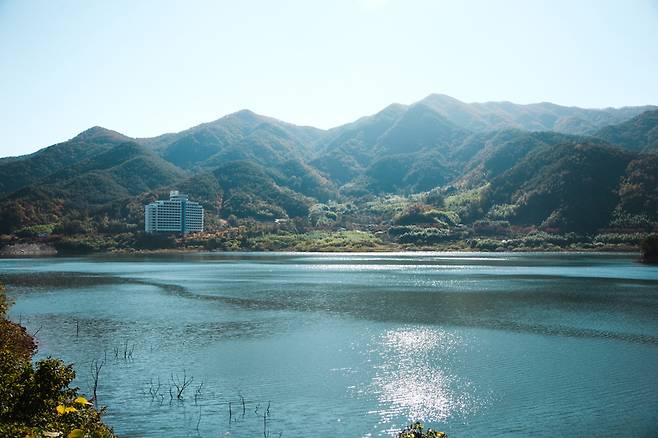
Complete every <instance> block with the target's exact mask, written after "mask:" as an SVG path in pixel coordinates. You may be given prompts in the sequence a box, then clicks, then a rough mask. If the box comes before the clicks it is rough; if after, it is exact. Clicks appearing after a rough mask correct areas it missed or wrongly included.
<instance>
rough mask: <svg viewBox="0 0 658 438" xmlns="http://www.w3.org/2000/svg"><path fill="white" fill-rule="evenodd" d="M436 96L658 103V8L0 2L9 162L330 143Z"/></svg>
mask: <svg viewBox="0 0 658 438" xmlns="http://www.w3.org/2000/svg"><path fill="white" fill-rule="evenodd" d="M430 93H444V94H449V95H451V96H453V97H456V98H458V99H461V100H464V101H467V102H472V101H489V100H510V101H513V102H518V103H531V102H539V101H552V102H555V103H559V104H565V105H577V106H585V107H605V106H624V105H639V104H658V1H657V0H636V1H632V0H628V1H622V0H615V1H602V0H592V1H577V0H568V1H558V0H548V1H531V0H523V1H505V0H501V1H492V0H482V1H463V0H459V1H457V0H455V1H440V0H428V1H420V0H418V1H416V0H332V1H310V0H300V1H276V0H269V1H246V0H240V1H236V0H233V1H198V2H197V1H182V0H181V1H178V2H165V1H143V0H140V1H133V0H130V1H118V0H112V1H101V0H98V1H82V0H81V1H60V0H58V1H31V0H16V1H9V0H0V156H6V155H16V154H22V153H27V152H32V151H34V150H36V149H39V148H41V147H44V146H47V145H50V144H53V143H56V142H60V141H64V140H66V139H68V138H71V137H73V136H74V135H75V134H77V133H78V132H80V131H83V130H85V129H87V128H89V127H91V126H94V125H101V126H104V127H107V128H111V129H114V130H117V131H120V132H122V133H124V134H127V135H130V136H152V135H156V134H160V133H163V132H171V131H179V130H182V129H185V128H188V127H190V126H193V125H196V124H198V123H201V122H206V121H210V120H214V119H217V118H219V117H221V116H223V115H225V114H228V113H230V112H233V111H236V110H239V109H242V108H249V109H251V110H253V111H256V112H258V113H261V114H265V115H269V116H272V117H276V118H279V119H282V120H285V121H289V122H292V123H297V124H308V125H313V126H317V127H322V128H327V127H331V126H335V125H338V124H341V123H345V122H348V121H352V120H353V119H355V118H358V117H360V116H362V115H366V114H371V113H374V112H376V111H378V110H379V109H381V108H383V107H385V106H386V105H388V104H390V103H392V102H400V103H411V102H413V101H416V100H419V99H421V98H423V97H425V96H426V95H428V94H430Z"/></svg>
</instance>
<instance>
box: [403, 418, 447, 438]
mask: <svg viewBox="0 0 658 438" xmlns="http://www.w3.org/2000/svg"><path fill="white" fill-rule="evenodd" d="M423 429H424V428H423V423H421V422H420V421H416V422H415V423H413V424H410V425H409V426H407V427H406V428H405V429H404V430H403V431H402V432H400V433H399V434H398V438H448V435H446V434H445V433H443V432H439V431H438V430H433V429H427V430H426V431H424V430H423Z"/></svg>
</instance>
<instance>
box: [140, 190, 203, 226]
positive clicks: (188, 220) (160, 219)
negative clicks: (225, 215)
mask: <svg viewBox="0 0 658 438" xmlns="http://www.w3.org/2000/svg"><path fill="white" fill-rule="evenodd" d="M144 229H145V231H146V232H147V233H155V232H169V233H183V234H187V233H197V232H201V231H203V207H202V206H201V205H200V204H199V203H197V202H192V201H189V200H188V196H187V195H183V194H181V193H178V190H174V191H171V192H169V200H168V201H155V202H152V203H151V204H148V205H147V206H146V207H144Z"/></svg>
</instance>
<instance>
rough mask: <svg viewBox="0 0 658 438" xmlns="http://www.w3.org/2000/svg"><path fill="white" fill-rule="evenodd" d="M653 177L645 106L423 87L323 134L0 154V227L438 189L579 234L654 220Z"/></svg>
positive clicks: (488, 211) (199, 133) (292, 207)
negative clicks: (180, 206) (464, 96)
mask: <svg viewBox="0 0 658 438" xmlns="http://www.w3.org/2000/svg"><path fill="white" fill-rule="evenodd" d="M656 175H658V107H656V106H642V107H625V108H606V109H583V108H577V107H564V106H559V105H555V104H552V103H538V104H530V105H518V104H513V103H510V102H488V103H464V102H461V101H459V100H457V99H454V98H451V97H449V96H445V95H437V94H433V95H430V96H428V97H426V98H425V99H423V100H421V101H419V102H416V103H414V104H411V105H401V104H392V105H390V106H388V107H386V108H384V109H383V110H381V111H380V112H378V113H377V114H374V115H371V116H366V117H362V118H360V119H358V120H356V121H354V122H352V123H349V124H346V125H342V126H338V127H336V128H332V129H329V130H322V129H317V128H313V127H307V126H297V125H294V124H290V123H286V122H282V121H279V120H276V119H273V118H270V117H266V116H262V115H258V114H255V113H253V112H251V111H249V110H242V111H239V112H236V113H233V114H230V115H227V116H225V117H222V118H220V119H218V120H215V121H213V122H209V123H204V124H201V125H198V126H195V127H192V128H190V129H187V130H185V131H181V132H178V133H168V134H163V135H160V136H157V137H153V138H131V137H128V136H126V135H123V134H121V133H118V132H115V131H111V130H109V129H105V128H102V127H93V128H90V129H88V130H87V131H84V132H82V133H80V134H79V135H77V136H76V137H74V138H72V139H71V140H68V141H66V142H63V143H59V144H55V145H52V146H49V147H47V148H44V149H41V150H39V151H37V152H35V153H33V154H29V155H25V156H20V157H8V158H2V159H0V232H4V233H9V232H12V231H15V230H17V229H19V228H21V227H25V226H28V225H35V224H46V223H53V222H57V221H58V220H60V219H61V218H62V217H63V216H65V215H71V214H74V215H78V216H91V217H93V216H97V215H100V214H104V215H110V216H112V217H116V218H117V219H124V220H125V219H126V213H125V211H126V208H125V206H126V205H127V204H129V203H130V202H134V200H135V199H146V198H148V197H149V196H150V197H155V196H156V195H158V194H162V193H164V192H165V191H166V190H168V189H173V188H178V189H181V190H184V191H187V192H189V193H190V195H191V196H192V197H193V198H195V199H198V200H199V201H201V202H202V203H203V204H204V205H205V206H206V208H207V209H208V210H209V211H210V212H211V213H212V214H214V213H218V214H219V215H220V216H222V217H228V216H230V215H235V216H236V217H238V218H240V217H242V218H253V219H255V220H260V221H272V220H274V219H277V218H289V217H305V216H307V215H308V213H309V209H310V208H311V207H312V206H313V205H315V204H319V203H327V202H354V201H356V202H355V204H357V205H359V204H361V203H362V202H365V201H368V200H371V199H373V198H376V197H382V196H387V195H402V196H413V195H414V194H418V193H423V192H428V191H437V190H438V191H441V193H442V194H443V195H444V196H449V197H451V205H453V206H457V207H454V208H455V211H456V212H457V213H458V214H459V215H460V220H461V221H462V222H464V223H472V222H473V221H476V220H482V219H488V220H506V221H509V222H510V223H513V224H518V225H532V226H541V227H545V228H551V229H558V230H562V231H577V232H593V231H595V230H597V229H601V228H605V227H611V226H613V225H615V226H626V227H630V226H632V224H637V223H639V222H641V223H644V222H647V221H648V222H652V221H653V222H655V221H658V182H657V181H656ZM133 213H134V212H133ZM133 216H135V217H133V218H132V220H133V221H135V220H138V218H137V216H138V214H137V215H135V214H133ZM624 221H625V222H624ZM638 221H639V222H638ZM643 221H644V222H643ZM138 225H139V224H138Z"/></svg>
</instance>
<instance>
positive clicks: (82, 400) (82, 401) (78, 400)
mask: <svg viewBox="0 0 658 438" xmlns="http://www.w3.org/2000/svg"><path fill="white" fill-rule="evenodd" d="M73 403H77V404H79V405H90V404H91V403H89V400H87V399H86V398H84V397H83V396H79V397H76V398H75V400H73Z"/></svg>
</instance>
